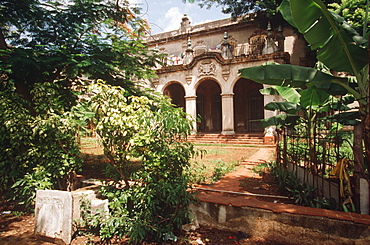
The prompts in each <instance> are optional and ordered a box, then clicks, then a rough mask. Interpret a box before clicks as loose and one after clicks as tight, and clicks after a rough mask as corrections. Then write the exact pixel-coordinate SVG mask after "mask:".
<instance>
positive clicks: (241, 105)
mask: <svg viewBox="0 0 370 245" xmlns="http://www.w3.org/2000/svg"><path fill="white" fill-rule="evenodd" d="M262 88H263V86H262V84H259V83H256V82H253V81H251V80H247V79H244V78H241V79H239V80H238V81H237V82H236V84H235V86H234V130H235V132H236V133H247V132H262V131H263V129H262V126H261V122H259V121H254V120H257V119H263V118H264V109H263V95H262V94H261V93H260V92H259V90H260V89H262Z"/></svg>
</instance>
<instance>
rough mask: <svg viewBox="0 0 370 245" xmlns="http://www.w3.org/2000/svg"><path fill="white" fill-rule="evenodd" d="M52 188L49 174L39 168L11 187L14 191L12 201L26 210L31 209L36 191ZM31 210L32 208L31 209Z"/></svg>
mask: <svg viewBox="0 0 370 245" xmlns="http://www.w3.org/2000/svg"><path fill="white" fill-rule="evenodd" d="M52 186H53V183H52V178H51V174H50V173H49V172H47V171H45V169H44V168H43V167H42V166H41V167H35V168H34V169H32V172H31V173H27V174H25V176H24V177H23V178H22V179H19V180H18V181H17V182H15V183H14V184H13V186H12V187H11V188H12V189H14V194H15V195H14V196H13V199H14V200H15V201H17V203H18V204H21V205H24V206H25V208H26V209H28V208H31V207H32V206H33V204H34V202H35V198H36V190H46V189H51V188H52ZM31 209H32V208H31Z"/></svg>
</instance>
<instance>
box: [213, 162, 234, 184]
mask: <svg viewBox="0 0 370 245" xmlns="http://www.w3.org/2000/svg"><path fill="white" fill-rule="evenodd" d="M237 165H238V164H237V163H236V162H232V163H231V164H227V163H225V162H224V161H222V160H219V161H217V166H216V168H215V170H214V172H213V174H212V177H211V179H212V182H217V181H218V180H220V179H221V178H222V177H223V176H224V175H225V174H226V173H228V172H231V171H232V170H234V169H235V167H236V166H237Z"/></svg>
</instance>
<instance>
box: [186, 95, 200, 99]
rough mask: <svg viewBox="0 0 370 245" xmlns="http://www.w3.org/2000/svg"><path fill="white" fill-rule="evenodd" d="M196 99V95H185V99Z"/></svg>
mask: <svg viewBox="0 0 370 245" xmlns="http://www.w3.org/2000/svg"><path fill="white" fill-rule="evenodd" d="M196 99H197V96H196V95H189V96H185V100H196Z"/></svg>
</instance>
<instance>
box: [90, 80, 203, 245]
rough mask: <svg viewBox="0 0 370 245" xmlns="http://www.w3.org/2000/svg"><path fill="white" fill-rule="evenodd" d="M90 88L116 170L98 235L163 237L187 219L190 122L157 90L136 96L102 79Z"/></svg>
mask: <svg viewBox="0 0 370 245" xmlns="http://www.w3.org/2000/svg"><path fill="white" fill-rule="evenodd" d="M90 89H91V90H90V91H91V92H92V93H91V95H92V96H91V97H90V98H89V101H88V102H89V106H90V108H91V110H92V111H93V112H94V114H95V116H94V122H95V123H96V131H97V134H98V135H99V136H100V139H101V142H102V145H103V147H104V153H105V155H106V156H107V157H108V159H109V160H110V161H109V164H110V165H111V166H112V169H114V170H115V171H116V172H117V173H118V174H119V175H118V176H119V178H117V179H116V180H115V181H114V183H112V184H111V185H109V186H107V187H105V188H104V191H103V194H104V195H105V196H107V197H108V198H109V200H110V211H111V217H110V218H109V219H108V220H107V221H106V222H104V224H102V227H101V230H100V233H101V236H102V237H103V238H104V239H107V238H109V237H110V236H113V235H114V236H118V237H122V236H123V235H127V236H128V237H129V238H130V242H131V243H134V244H138V243H140V242H142V241H143V240H154V241H157V242H160V241H163V239H165V238H166V237H167V236H168V234H172V232H173V231H174V230H178V229H180V228H181V226H182V224H184V223H185V222H187V221H188V220H189V219H190V216H189V215H190V214H189V210H188V206H189V204H190V203H191V202H192V201H193V200H194V198H193V196H192V194H191V193H189V192H188V191H187V189H188V188H189V187H190V186H189V176H187V173H189V171H188V168H189V164H190V163H189V162H190V159H191V158H192V157H193V156H194V155H195V153H196V152H195V150H194V147H193V145H192V144H191V143H189V142H188V141H186V137H187V135H188V134H189V133H190V132H191V121H190V120H189V119H188V118H187V115H186V114H185V113H184V112H183V110H182V109H181V108H175V107H173V106H172V105H171V104H170V102H169V100H167V99H165V98H164V97H162V96H159V95H153V97H152V99H150V98H148V97H143V96H134V95H130V94H129V93H127V91H126V90H124V89H123V88H121V87H116V86H109V85H107V84H104V83H103V82H98V83H96V84H94V85H92V86H91V87H90ZM137 165H139V167H138V168H137V167H136V166H137Z"/></svg>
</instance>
